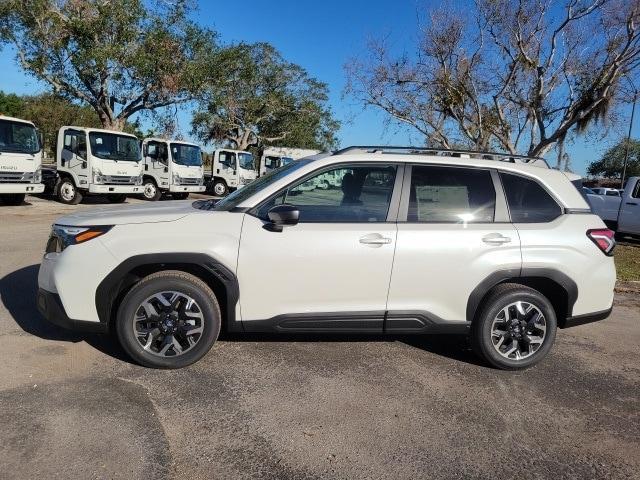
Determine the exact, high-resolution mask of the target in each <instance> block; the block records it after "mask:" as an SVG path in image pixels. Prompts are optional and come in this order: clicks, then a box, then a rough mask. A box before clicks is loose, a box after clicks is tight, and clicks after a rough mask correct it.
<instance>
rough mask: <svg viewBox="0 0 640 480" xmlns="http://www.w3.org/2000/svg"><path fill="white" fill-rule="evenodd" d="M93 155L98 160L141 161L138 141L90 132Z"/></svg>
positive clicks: (121, 136)
mask: <svg viewBox="0 0 640 480" xmlns="http://www.w3.org/2000/svg"><path fill="white" fill-rule="evenodd" d="M89 144H90V145H91V153H92V154H93V155H95V156H96V157H98V158H102V159H105V160H116V161H132V162H138V161H140V147H139V146H138V139H137V138H135V137H130V136H128V135H118V134H115V133H104V132H90V133H89Z"/></svg>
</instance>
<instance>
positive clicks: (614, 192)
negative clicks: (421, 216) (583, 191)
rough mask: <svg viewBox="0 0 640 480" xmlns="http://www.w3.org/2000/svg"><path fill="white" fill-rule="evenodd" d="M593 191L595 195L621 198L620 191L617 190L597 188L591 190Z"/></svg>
mask: <svg viewBox="0 0 640 480" xmlns="http://www.w3.org/2000/svg"><path fill="white" fill-rule="evenodd" d="M591 190H592V191H593V193H594V194H595V195H606V196H609V197H619V196H620V190H618V189H617V188H602V187H595V188H592V189H591Z"/></svg>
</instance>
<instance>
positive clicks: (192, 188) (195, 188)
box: [169, 185, 207, 193]
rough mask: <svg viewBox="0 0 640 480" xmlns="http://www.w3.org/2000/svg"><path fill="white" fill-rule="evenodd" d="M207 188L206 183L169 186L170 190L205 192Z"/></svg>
mask: <svg viewBox="0 0 640 480" xmlns="http://www.w3.org/2000/svg"><path fill="white" fill-rule="evenodd" d="M206 189H207V187H206V186H204V185H171V186H169V191H170V192H189V193H198V192H204V191H205V190H206Z"/></svg>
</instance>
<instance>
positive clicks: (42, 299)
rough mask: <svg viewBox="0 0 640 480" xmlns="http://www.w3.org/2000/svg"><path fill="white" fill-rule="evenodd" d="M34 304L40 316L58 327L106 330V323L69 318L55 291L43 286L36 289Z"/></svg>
mask: <svg viewBox="0 0 640 480" xmlns="http://www.w3.org/2000/svg"><path fill="white" fill-rule="evenodd" d="M36 304H37V306H38V311H39V312H40V313H41V314H42V316H43V317H44V318H46V319H47V320H48V321H49V322H51V323H53V324H54V325H57V326H59V327H62V328H66V329H68V330H76V331H81V332H99V333H105V332H107V330H108V329H107V324H106V323H102V322H87V321H83V320H73V319H71V318H69V317H68V316H67V312H65V310H64V307H63V306H62V302H61V301H60V296H59V295H58V294H57V293H53V292H49V291H47V290H45V289H43V288H40V289H38V295H37V298H36Z"/></svg>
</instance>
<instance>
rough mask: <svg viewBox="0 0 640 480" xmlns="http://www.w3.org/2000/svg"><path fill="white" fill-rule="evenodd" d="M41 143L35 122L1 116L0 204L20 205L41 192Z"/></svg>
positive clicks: (42, 189) (42, 187) (42, 186)
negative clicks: (28, 197)
mask: <svg viewBox="0 0 640 480" xmlns="http://www.w3.org/2000/svg"><path fill="white" fill-rule="evenodd" d="M41 164H42V142H41V140H40V135H39V134H38V131H37V130H36V127H35V125H34V124H33V123H31V122H29V121H27V120H21V119H19V118H13V117H5V116H2V115H0V201H1V202H2V203H4V204H5V205H20V204H22V202H24V197H25V196H26V194H27V193H42V192H43V191H44V185H43V184H42V170H41Z"/></svg>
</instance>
